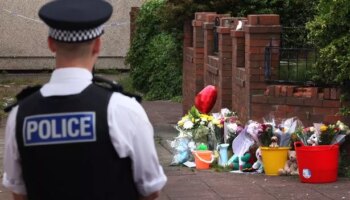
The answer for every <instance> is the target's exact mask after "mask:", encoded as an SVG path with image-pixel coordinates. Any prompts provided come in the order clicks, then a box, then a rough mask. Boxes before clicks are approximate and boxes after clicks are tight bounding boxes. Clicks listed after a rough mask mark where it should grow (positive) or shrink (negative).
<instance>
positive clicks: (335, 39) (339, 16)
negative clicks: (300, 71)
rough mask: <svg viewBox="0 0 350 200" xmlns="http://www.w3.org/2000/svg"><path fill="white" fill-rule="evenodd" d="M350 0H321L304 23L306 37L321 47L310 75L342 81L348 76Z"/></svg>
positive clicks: (337, 82)
mask: <svg viewBox="0 0 350 200" xmlns="http://www.w3.org/2000/svg"><path fill="white" fill-rule="evenodd" d="M349 8H350V1H349V0H337V1H328V0H321V1H320V3H319V5H318V7H317V9H318V14H317V16H316V17H315V18H314V19H313V20H312V21H310V22H309V23H308V24H307V28H308V29H309V30H310V33H309V38H310V39H311V40H313V41H314V43H315V44H316V46H317V47H318V48H319V49H320V51H319V54H320V55H319V58H318V59H317V63H316V65H315V69H314V71H315V72H316V73H314V75H313V78H314V80H316V81H317V82H320V83H325V84H339V85H343V84H344V83H345V82H347V81H349V80H350V24H349V20H350V9H349Z"/></svg>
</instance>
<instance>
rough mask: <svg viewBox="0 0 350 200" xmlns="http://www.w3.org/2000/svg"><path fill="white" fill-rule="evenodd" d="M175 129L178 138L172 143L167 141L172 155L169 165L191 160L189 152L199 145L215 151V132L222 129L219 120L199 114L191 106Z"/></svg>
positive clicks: (216, 141)
mask: <svg viewBox="0 0 350 200" xmlns="http://www.w3.org/2000/svg"><path fill="white" fill-rule="evenodd" d="M175 128H176V129H177V130H178V136H177V137H176V138H175V139H174V140H173V141H168V144H169V146H170V147H171V149H172V151H173V154H174V156H173V161H172V163H171V164H174V165H176V164H181V163H184V162H186V161H188V160H193V159H192V154H191V151H193V150H195V149H196V147H197V146H198V145H200V144H205V145H206V146H207V147H208V148H209V150H213V149H215V148H216V146H217V143H218V140H217V135H218V133H217V132H218V131H220V129H221V128H222V124H221V123H220V121H219V119H216V118H214V117H213V116H212V115H208V114H203V113H200V112H199V111H198V109H197V108H196V107H194V106H193V107H192V108H191V109H190V110H189V111H188V113H187V114H186V115H185V116H183V117H182V118H181V120H179V121H178V123H177V125H176V126H175Z"/></svg>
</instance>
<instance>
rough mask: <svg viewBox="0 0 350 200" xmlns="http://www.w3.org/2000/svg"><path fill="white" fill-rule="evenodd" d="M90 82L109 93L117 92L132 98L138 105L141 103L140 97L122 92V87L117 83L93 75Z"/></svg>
mask: <svg viewBox="0 0 350 200" xmlns="http://www.w3.org/2000/svg"><path fill="white" fill-rule="evenodd" d="M92 82H93V83H94V84H97V85H99V86H101V87H104V88H107V89H109V90H110V91H113V92H119V93H121V94H123V95H125V96H128V97H133V98H135V99H136V101H138V102H139V103H141V102H142V97H141V96H140V95H136V94H132V93H129V92H126V91H124V89H123V86H122V85H120V84H119V83H117V82H116V81H111V80H108V79H106V78H103V77H100V76H95V75H94V76H93V78H92Z"/></svg>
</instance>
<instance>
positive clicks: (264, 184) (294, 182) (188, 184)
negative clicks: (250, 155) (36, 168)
mask: <svg viewBox="0 0 350 200" xmlns="http://www.w3.org/2000/svg"><path fill="white" fill-rule="evenodd" d="M143 106H144V108H145V110H146V112H147V114H148V116H149V118H150V121H151V123H152V124H153V126H154V129H155V138H156V147H157V151H158V156H159V159H160V162H161V164H162V165H163V167H164V170H165V173H166V175H167V176H168V182H167V185H166V186H165V187H164V189H163V190H162V193H161V196H160V198H159V199H160V200H195V199H196V200H197V199H201V200H221V199H225V200H228V199H254V200H255V199H315V200H316V199H317V200H322V199H349V200H350V180H349V179H346V178H339V179H338V181H337V182H335V183H329V184H305V183H301V182H300V181H299V179H298V177H273V176H265V175H264V174H233V173H229V172H215V171H214V170H202V171H200V170H195V169H189V168H187V167H181V166H169V163H170V162H171V159H172V154H171V152H170V151H169V147H168V146H167V143H166V140H171V139H173V138H174V137H175V136H176V135H177V132H176V130H175V129H174V128H173V125H174V124H175V123H176V122H177V121H178V120H179V119H180V118H181V116H182V107H181V104H179V103H173V102H169V101H152V102H144V103H143ZM2 141H3V128H2V129H0V145H2ZM1 149H2V147H1ZM1 153H2V150H1V151H0V156H1ZM1 159H2V158H1ZM0 171H1V168H0ZM0 190H1V192H0V200H10V194H9V192H8V191H6V190H5V189H4V188H3V187H2V186H0Z"/></svg>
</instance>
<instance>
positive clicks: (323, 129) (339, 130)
mask: <svg viewBox="0 0 350 200" xmlns="http://www.w3.org/2000/svg"><path fill="white" fill-rule="evenodd" d="M349 134H350V130H349V127H348V126H347V125H346V124H344V123H343V122H341V121H337V122H336V123H335V124H328V125H326V124H323V123H314V124H313V126H310V127H306V128H304V127H302V128H299V129H297V130H296V132H295V135H296V136H297V137H298V139H299V141H301V142H302V143H303V144H304V145H308V146H317V145H332V144H341V143H342V142H344V140H345V137H346V136H347V135H349Z"/></svg>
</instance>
